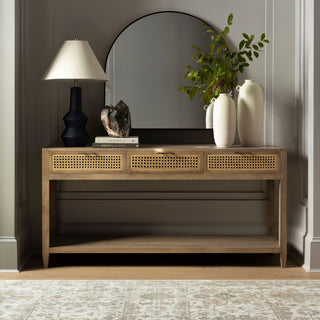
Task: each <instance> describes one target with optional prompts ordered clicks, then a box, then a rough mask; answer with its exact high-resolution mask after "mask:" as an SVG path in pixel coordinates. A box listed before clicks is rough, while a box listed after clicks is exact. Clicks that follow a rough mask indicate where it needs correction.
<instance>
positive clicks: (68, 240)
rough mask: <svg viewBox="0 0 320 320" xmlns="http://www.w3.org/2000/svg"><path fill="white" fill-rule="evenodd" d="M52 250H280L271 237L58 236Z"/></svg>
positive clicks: (77, 251) (163, 251)
mask: <svg viewBox="0 0 320 320" xmlns="http://www.w3.org/2000/svg"><path fill="white" fill-rule="evenodd" d="M49 253H280V247H279V243H278V240H277V239H275V238H274V237H272V236H176V235H172V236H171V235H170V236H163V235H161V236H158V235H132V236H73V235H71V236H55V237H53V238H52V239H51V241H50V248H49Z"/></svg>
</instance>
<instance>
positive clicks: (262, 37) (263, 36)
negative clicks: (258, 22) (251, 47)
mask: <svg viewBox="0 0 320 320" xmlns="http://www.w3.org/2000/svg"><path fill="white" fill-rule="evenodd" d="M265 38H266V34H265V33H263V34H262V35H261V38H260V39H261V41H262V40H263V39H265Z"/></svg>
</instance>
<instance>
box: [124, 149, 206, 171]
mask: <svg viewBox="0 0 320 320" xmlns="http://www.w3.org/2000/svg"><path fill="white" fill-rule="evenodd" d="M201 158H202V157H201V155H200V154H192V153H190V154H188V153H183V154H179V153H172V154H157V153H137V154H130V157H129V159H130V160H129V170H130V171H131V172H159V173H161V172H163V173H165V172H174V173H179V172H184V173H185V172H190V173H192V172H197V173H198V172H200V171H201V170H202V166H201Z"/></svg>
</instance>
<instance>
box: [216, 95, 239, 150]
mask: <svg viewBox="0 0 320 320" xmlns="http://www.w3.org/2000/svg"><path fill="white" fill-rule="evenodd" d="M235 133H236V106H235V102H234V100H233V99H232V98H231V97H230V96H229V95H228V94H226V93H221V94H220V95H219V97H218V98H217V99H216V100H215V101H214V109H213V136H214V141H215V144H216V145H217V147H219V148H222V147H231V146H232V144H233V142H234V138H235Z"/></svg>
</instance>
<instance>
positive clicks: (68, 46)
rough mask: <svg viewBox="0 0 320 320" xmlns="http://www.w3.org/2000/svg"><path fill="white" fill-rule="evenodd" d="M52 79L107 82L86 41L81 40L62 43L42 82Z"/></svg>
mask: <svg viewBox="0 0 320 320" xmlns="http://www.w3.org/2000/svg"><path fill="white" fill-rule="evenodd" d="M53 79H71V80H81V79H82V80H97V81H99V80H100V81H107V80H108V78H107V76H106V74H105V72H104V71H103V69H102V67H101V65H100V63H99V62H98V60H97V58H96V56H95V55H94V53H93V51H92V49H91V47H90V45H89V43H88V41H83V40H67V41H65V42H64V43H63V45H62V46H61V48H60V50H59V51H58V53H57V55H56V56H55V58H54V59H53V61H52V63H51V65H50V67H49V69H48V71H47V72H46V73H45V75H44V76H43V80H53Z"/></svg>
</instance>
